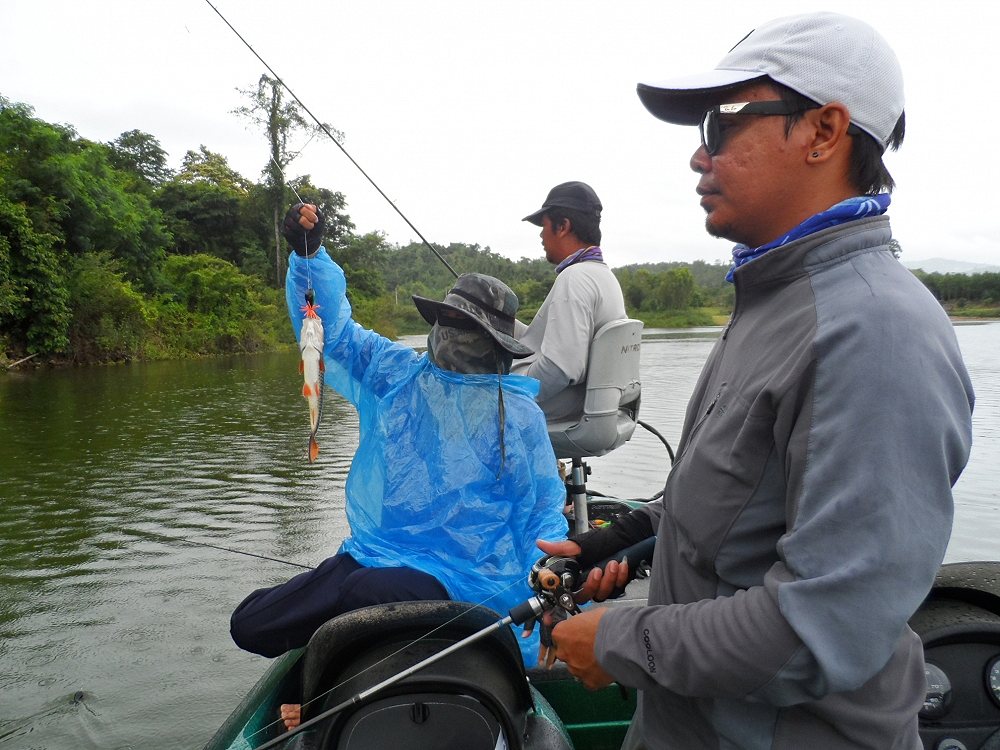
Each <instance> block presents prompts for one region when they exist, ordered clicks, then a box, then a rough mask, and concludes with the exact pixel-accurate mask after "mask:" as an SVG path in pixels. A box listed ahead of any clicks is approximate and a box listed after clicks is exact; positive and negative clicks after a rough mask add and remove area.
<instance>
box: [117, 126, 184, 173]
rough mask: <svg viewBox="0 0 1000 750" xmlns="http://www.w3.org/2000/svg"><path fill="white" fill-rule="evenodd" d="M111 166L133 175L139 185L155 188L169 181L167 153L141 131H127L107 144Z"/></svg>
mask: <svg viewBox="0 0 1000 750" xmlns="http://www.w3.org/2000/svg"><path fill="white" fill-rule="evenodd" d="M107 146H108V148H109V149H110V156H109V160H110V162H111V165H112V166H113V167H114V168H115V169H118V170H121V171H123V172H129V173H131V174H133V175H135V176H136V177H137V178H138V179H139V181H140V183H144V184H146V185H148V186H150V187H157V186H159V185H162V184H163V183H164V182H166V181H167V180H169V179H170V177H171V176H172V174H173V173H172V171H171V170H170V168H169V167H168V166H167V152H166V151H164V150H163V148H162V147H161V146H160V142H159V141H158V140H157V139H156V137H155V136H152V135H150V134H149V133H144V132H143V131H141V130H127V131H126V132H124V133H122V134H121V135H120V136H118V137H117V138H115V140H113V141H111V142H110V143H108V144H107Z"/></svg>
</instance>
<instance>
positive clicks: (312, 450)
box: [309, 435, 319, 463]
mask: <svg viewBox="0 0 1000 750" xmlns="http://www.w3.org/2000/svg"><path fill="white" fill-rule="evenodd" d="M318 457H319V443H317V442H316V438H315V437H313V436H312V435H310V436H309V463H313V462H314V461H315V460H316V459H317V458H318Z"/></svg>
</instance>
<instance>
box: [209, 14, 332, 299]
mask: <svg viewBox="0 0 1000 750" xmlns="http://www.w3.org/2000/svg"><path fill="white" fill-rule="evenodd" d="M209 5H211V3H209ZM282 85H284V84H282ZM315 135H316V134H315V133H313V136H315ZM313 136H310V138H309V140H308V141H306V145H305V146H303V147H302V148H300V149H299V150H298V151H296V152H295V155H296V156H298V155H299V154H301V153H302V152H303V151H305V150H306V146H308V145H309V144H310V143H311V142H312V139H313ZM268 156H269V157H270V159H271V163H272V164H273V165H274V166H275V168H276V169H277V170H278V174H280V175H281V181H282V183H283V184H285V185H286V186H288V189H289V190H291V191H292V193H294V194H295V200H297V201H298V202H299V203H305V201H304V200H302V196H301V195H299V191H298V190H296V189H295V186H294V185H293V184H292V183H291V182H289V181H288V178H287V177H286V176H285V170H283V169H282V168H281V165H280V164H278V162H277V160H276V159H275V158H274V156H273V155H270V154H269V155H268ZM302 236H303V238H304V239H303V247H305V249H306V255H305V258H306V302H309V303H310V304H312V302H313V299H310V297H311V292H312V290H313V284H312V269H311V268H310V267H309V232H308V231H306V230H305V229H304V228H303V231H302Z"/></svg>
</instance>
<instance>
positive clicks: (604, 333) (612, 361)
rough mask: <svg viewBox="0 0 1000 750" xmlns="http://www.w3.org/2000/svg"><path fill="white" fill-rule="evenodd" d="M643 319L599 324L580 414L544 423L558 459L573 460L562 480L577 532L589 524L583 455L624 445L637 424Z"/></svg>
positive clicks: (579, 532) (589, 361) (584, 456)
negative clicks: (567, 473)
mask: <svg viewBox="0 0 1000 750" xmlns="http://www.w3.org/2000/svg"><path fill="white" fill-rule="evenodd" d="M642 326H643V324H642V321H641V320H632V319H630V318H625V319H623V320H613V321H612V322H610V323H607V324H605V325H603V326H601V327H600V328H599V329H598V330H597V333H596V334H594V340H593V341H591V343H590V354H589V356H588V357H587V383H586V387H585V391H584V394H585V395H584V400H583V413H582V414H580V415H579V416H577V417H573V418H571V419H565V420H559V421H555V422H549V423H548V432H549V440H550V441H551V442H552V449H553V450H554V451H555V454H556V458H559V459H563V458H569V459H572V460H573V466H572V468H571V469H570V476H569V480H568V481H567V482H566V494H567V500H568V501H569V502H570V503H571V504H572V506H573V518H574V527H573V530H574V531H575V532H576V533H577V534H581V533H583V532H585V531H587V529H588V528H590V521H589V519H588V517H587V474H589V473H590V468H589V467H588V466H587V464H586V463H584V461H583V459H585V458H591V457H596V456H603V455H604V454H606V453H610V452H611V451H613V450H615V449H616V448H619V447H621V446H622V445H624V444H625V443H626V442H628V440H629V439H630V438H631V437H632V433H633V432H635V426H636V424H638V422H639V401H640V397H641V395H642V383H641V381H640V380H639V353H640V349H641V343H642Z"/></svg>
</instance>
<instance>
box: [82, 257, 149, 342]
mask: <svg viewBox="0 0 1000 750" xmlns="http://www.w3.org/2000/svg"><path fill="white" fill-rule="evenodd" d="M119 266H120V263H119V262H118V261H116V260H115V259H114V258H112V257H111V256H110V255H109V254H108V253H85V254H84V255H81V256H79V257H77V258H74V259H73V261H72V262H71V264H70V275H69V291H70V308H71V310H72V320H71V322H70V327H69V340H70V351H71V353H72V356H73V359H74V360H75V361H77V362H94V361H107V360H115V361H120V360H130V359H134V358H136V357H137V356H139V354H140V352H141V350H142V344H143V341H144V339H145V335H146V329H147V324H146V311H145V304H144V302H143V298H142V295H140V294H139V293H138V292H137V291H136V290H135V289H134V288H133V287H132V284H131V283H129V281H127V280H126V279H125V277H124V274H123V273H122V272H121V271H120V270H119Z"/></svg>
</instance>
